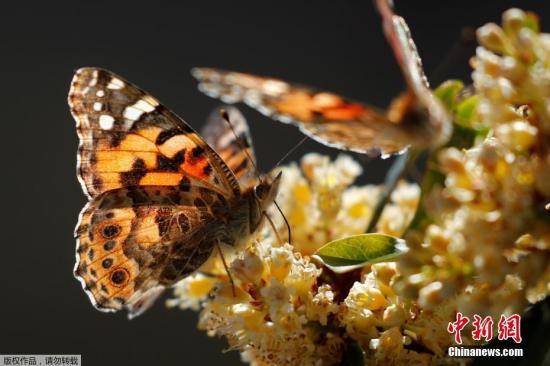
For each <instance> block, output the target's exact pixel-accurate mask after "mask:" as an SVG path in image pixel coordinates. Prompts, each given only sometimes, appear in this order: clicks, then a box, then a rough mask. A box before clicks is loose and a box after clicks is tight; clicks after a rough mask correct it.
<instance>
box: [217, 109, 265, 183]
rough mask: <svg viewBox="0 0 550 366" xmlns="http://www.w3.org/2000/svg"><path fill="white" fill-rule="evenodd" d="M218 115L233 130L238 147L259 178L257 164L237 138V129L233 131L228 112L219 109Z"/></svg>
mask: <svg viewBox="0 0 550 366" xmlns="http://www.w3.org/2000/svg"><path fill="white" fill-rule="evenodd" d="M220 116H221V117H222V118H223V119H224V120H225V122H227V124H228V125H229V128H230V129H231V132H233V136H235V141H236V142H237V144H239V147H240V148H241V150H242V151H244V153H245V154H246V157H247V159H248V161H250V164H252V166H253V167H254V174H256V177H257V178H258V180H261V177H260V171H259V170H258V166H257V165H256V163H255V162H254V159H252V156H250V154H249V153H248V149H247V148H246V147H245V146H244V145H243V144H242V142H241V139H240V138H239V135H237V131H235V128H233V123H231V119H230V118H229V113H227V111H226V110H225V109H220Z"/></svg>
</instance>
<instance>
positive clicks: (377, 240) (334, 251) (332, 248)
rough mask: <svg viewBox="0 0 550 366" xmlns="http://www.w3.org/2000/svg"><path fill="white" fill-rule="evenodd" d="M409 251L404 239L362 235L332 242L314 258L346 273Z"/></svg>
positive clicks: (337, 270)
mask: <svg viewBox="0 0 550 366" xmlns="http://www.w3.org/2000/svg"><path fill="white" fill-rule="evenodd" d="M407 250H408V248H407V245H406V243H405V241H404V240H403V239H399V238H396V237H393V236H390V235H385V234H361V235H353V236H349V237H347V238H344V239H338V240H334V241H331V242H330V243H328V244H325V245H324V246H323V247H321V248H320V249H319V250H317V252H316V253H315V255H314V256H313V258H315V259H316V260H318V261H319V262H321V263H322V264H324V265H325V266H327V267H328V268H329V269H330V270H332V271H333V272H336V273H345V272H349V271H352V270H354V269H357V268H361V267H363V266H365V265H367V264H372V263H377V262H385V261H389V260H392V259H394V258H396V257H397V256H399V255H401V254H403V253H405V252H406V251H407Z"/></svg>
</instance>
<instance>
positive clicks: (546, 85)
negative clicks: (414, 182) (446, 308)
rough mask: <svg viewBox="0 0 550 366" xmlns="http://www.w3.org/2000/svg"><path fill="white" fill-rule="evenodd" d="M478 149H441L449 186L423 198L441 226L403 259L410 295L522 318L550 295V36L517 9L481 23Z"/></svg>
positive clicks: (440, 166)
mask: <svg viewBox="0 0 550 366" xmlns="http://www.w3.org/2000/svg"><path fill="white" fill-rule="evenodd" d="M477 36H478V39H479V42H480V43H481V47H478V49H477V52H476V56H475V57H474V58H473V59H472V65H473V67H474V72H473V75H472V78H473V81H474V87H475V91H476V98H477V103H478V104H477V108H476V113H475V115H473V116H472V118H471V119H470V120H469V121H467V122H468V124H469V125H468V126H466V127H469V128H477V129H478V130H482V129H487V130H488V131H489V134H488V135H487V136H486V137H484V138H479V139H478V141H477V142H476V143H474V145H473V146H472V147H471V148H469V149H463V150H459V149H457V148H455V147H448V148H444V149H442V150H441V151H440V152H439V154H438V156H437V162H436V166H437V170H438V171H439V172H441V173H443V175H444V181H443V184H442V185H441V186H439V187H436V188H434V189H432V190H431V192H429V194H427V197H426V200H425V202H424V204H425V206H426V209H427V211H428V212H429V215H430V217H431V218H432V222H431V224H430V225H428V226H427V227H426V228H425V231H424V236H423V237H422V238H421V245H420V246H418V248H415V250H412V251H410V252H409V254H408V255H407V256H406V257H405V258H404V259H403V260H402V261H401V262H400V266H399V269H400V270H401V272H402V274H403V275H405V276H406V280H405V281H404V282H406V284H405V285H403V284H402V285H403V288H404V289H405V292H407V293H409V294H412V295H413V296H414V295H416V296H418V303H419V305H420V306H421V307H422V308H425V309H429V308H431V307H433V306H435V305H437V304H439V303H440V302H441V301H442V300H443V299H445V298H448V297H449V296H452V295H455V294H457V295H458V299H457V304H458V306H459V309H460V310H461V311H463V312H465V313H469V314H471V313H476V312H477V313H482V314H490V315H494V316H498V315H500V314H502V313H511V312H518V311H521V310H522V309H524V308H525V306H526V303H527V301H530V302H536V301H539V300H541V299H544V298H545V297H546V296H547V295H548V294H549V292H550V286H549V285H548V283H549V275H548V273H549V272H550V226H549V225H548V218H549V216H548V212H545V209H544V205H545V203H546V202H548V201H549V200H550V175H549V174H550V173H549V172H550V152H549V150H548V141H549V137H550V128H549V127H550V108H549V106H550V35H547V34H540V33H538V26H537V21H536V18H535V16H534V15H532V14H529V13H525V12H523V11H521V10H518V9H511V10H509V11H507V12H505V13H504V15H503V26H502V28H501V27H499V26H498V25H496V24H487V25H485V26H483V27H481V28H480V29H479V30H478V32H477Z"/></svg>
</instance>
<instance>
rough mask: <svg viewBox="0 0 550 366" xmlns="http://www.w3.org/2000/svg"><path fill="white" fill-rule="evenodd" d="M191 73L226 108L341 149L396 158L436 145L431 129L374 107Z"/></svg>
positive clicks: (262, 81)
mask: <svg viewBox="0 0 550 366" xmlns="http://www.w3.org/2000/svg"><path fill="white" fill-rule="evenodd" d="M192 73H193V76H194V77H195V78H196V79H197V80H198V81H199V89H200V90H201V91H202V92H204V93H205V94H207V95H209V96H211V97H214V98H220V99H221V100H222V101H223V102H225V103H235V102H244V103H246V104H248V105H249V106H251V107H253V108H255V109H257V110H258V111H260V112H262V113H263V114H265V115H267V116H270V117H272V118H274V119H277V120H279V121H282V122H285V123H293V124H295V125H297V126H298V127H299V128H300V129H301V130H302V132H304V133H305V134H307V135H308V136H310V137H312V138H313V139H315V140H317V141H319V142H321V143H323V144H326V145H329V146H333V147H336V148H339V149H343V150H352V151H357V152H361V153H365V152H367V153H382V154H391V153H396V152H400V151H402V150H404V149H406V148H407V146H409V145H416V146H427V145H429V143H430V141H431V140H430V131H429V129H423V128H422V126H419V125H418V124H417V123H412V122H411V121H410V120H409V119H406V118H403V119H400V120H391V119H389V118H388V117H387V116H386V115H385V114H384V113H383V112H381V111H379V110H377V109H376V108H374V107H372V106H368V105H365V104H362V103H358V102H355V101H352V100H349V99H347V98H345V97H341V96H338V95H336V94H333V93H329V92H322V91H317V90H315V89H313V88H310V87H305V86H301V85H296V84H290V83H287V82H285V81H282V80H278V79H274V78H267V77H261V76H254V75H249V74H243V73H237V72H231V71H223V70H219V69H210V68H196V69H193V71H192Z"/></svg>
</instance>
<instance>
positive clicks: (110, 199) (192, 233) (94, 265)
mask: <svg viewBox="0 0 550 366" xmlns="http://www.w3.org/2000/svg"><path fill="white" fill-rule="evenodd" d="M225 202H226V201H225V200H224V199H223V196H221V195H219V194H218V193H216V192H214V191H210V190H208V189H207V188H203V187H191V189H190V190H189V191H187V192H184V191H180V190H178V189H175V188H173V187H164V186H147V187H141V188H119V189H115V190H111V191H108V192H105V193H103V194H101V195H100V196H98V197H96V198H94V199H93V200H92V201H91V202H90V203H88V205H87V206H86V207H85V208H84V209H83V211H82V213H81V216H80V220H79V224H78V226H77V229H76V236H77V262H76V265H75V276H76V277H77V278H78V279H79V280H80V281H81V283H82V285H83V287H84V289H85V290H86V292H87V293H88V295H89V297H90V299H91V300H92V303H93V304H94V305H95V306H96V307H97V308H98V309H100V310H106V311H114V310H119V309H121V308H128V309H130V310H132V311H133V312H134V313H137V312H140V311H143V310H144V309H143V307H144V306H145V305H148V304H149V303H152V300H151V299H152V298H153V297H155V296H153V295H158V294H159V293H160V291H159V290H160V289H163V288H165V287H168V286H170V285H172V284H173V283H174V282H175V281H177V280H179V279H181V278H183V277H185V276H187V275H188V274H190V273H192V272H193V271H195V270H196V269H197V268H199V267H200V265H202V264H203V263H204V262H205V261H206V260H207V259H208V258H209V257H210V254H211V252H212V249H213V247H214V245H215V243H216V242H217V241H218V240H220V238H221V236H222V234H223V233H221V232H218V231H216V230H215V228H216V227H220V228H223V225H221V224H220V223H219V222H217V221H216V214H217V212H218V211H217V210H224V209H226V206H225ZM148 298H149V300H148Z"/></svg>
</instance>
